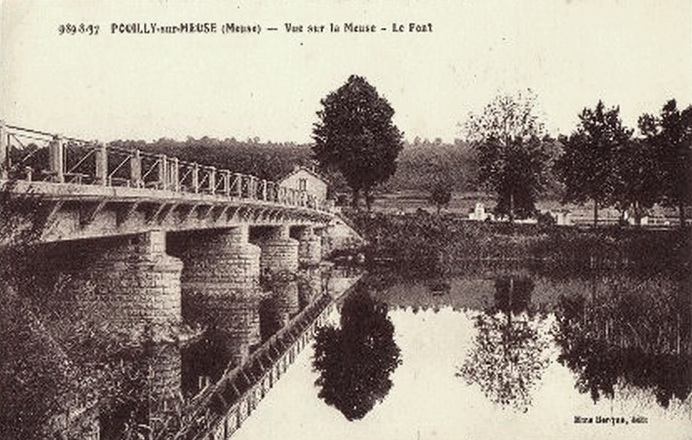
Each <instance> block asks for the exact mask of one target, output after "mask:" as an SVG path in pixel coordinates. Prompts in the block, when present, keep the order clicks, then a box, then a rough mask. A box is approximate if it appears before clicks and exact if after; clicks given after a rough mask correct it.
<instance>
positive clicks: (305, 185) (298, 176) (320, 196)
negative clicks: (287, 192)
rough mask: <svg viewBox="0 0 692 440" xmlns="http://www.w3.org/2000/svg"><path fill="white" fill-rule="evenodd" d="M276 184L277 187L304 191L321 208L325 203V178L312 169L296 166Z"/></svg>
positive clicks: (326, 184)
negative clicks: (313, 197)
mask: <svg viewBox="0 0 692 440" xmlns="http://www.w3.org/2000/svg"><path fill="white" fill-rule="evenodd" d="M278 183H279V185H282V186H285V187H288V188H293V189H296V190H298V191H304V192H305V193H306V194H309V195H312V196H315V198H316V199H317V202H318V203H319V204H320V205H322V206H324V204H326V202H327V187H328V186H329V185H328V183H327V181H326V180H325V178H324V177H322V176H321V175H320V174H319V173H317V172H316V171H315V170H314V169H311V168H306V167H299V166H296V167H295V168H294V169H293V171H291V172H290V173H288V174H287V175H285V176H284V177H283V178H282V179H280V180H279V181H278Z"/></svg>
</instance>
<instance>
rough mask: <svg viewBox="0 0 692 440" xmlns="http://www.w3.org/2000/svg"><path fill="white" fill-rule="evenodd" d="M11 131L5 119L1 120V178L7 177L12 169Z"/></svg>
mask: <svg viewBox="0 0 692 440" xmlns="http://www.w3.org/2000/svg"><path fill="white" fill-rule="evenodd" d="M9 137H10V133H9V132H8V131H7V127H5V121H3V120H0V179H7V178H8V177H9V171H10V138H9Z"/></svg>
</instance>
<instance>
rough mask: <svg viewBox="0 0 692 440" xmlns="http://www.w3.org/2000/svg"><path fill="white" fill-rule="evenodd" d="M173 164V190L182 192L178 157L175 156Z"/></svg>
mask: <svg viewBox="0 0 692 440" xmlns="http://www.w3.org/2000/svg"><path fill="white" fill-rule="evenodd" d="M171 160H172V162H173V163H172V164H171V171H172V173H171V174H172V175H171V183H172V184H173V188H172V189H173V191H175V192H180V163H179V161H178V158H177V157H174V158H173V159H171Z"/></svg>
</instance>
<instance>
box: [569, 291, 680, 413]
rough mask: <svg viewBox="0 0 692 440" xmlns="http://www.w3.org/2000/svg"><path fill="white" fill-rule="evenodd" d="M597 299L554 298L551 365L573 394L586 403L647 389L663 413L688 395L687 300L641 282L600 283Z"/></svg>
mask: <svg viewBox="0 0 692 440" xmlns="http://www.w3.org/2000/svg"><path fill="white" fill-rule="evenodd" d="M604 284H605V293H604V294H599V295H596V294H595V289H594V293H593V294H592V295H591V298H589V299H587V298H586V297H585V296H584V295H579V296H569V297H567V296H561V297H560V299H559V302H558V307H557V313H556V317H557V324H558V325H557V335H556V341H557V343H558V345H559V347H560V348H561V351H562V353H561V354H560V356H559V357H558V361H559V362H560V363H562V364H563V365H565V366H567V367H569V368H570V369H571V370H572V371H574V372H575V373H576V374H577V383H576V388H577V389H578V390H579V391H580V392H582V393H589V394H590V395H591V398H592V399H593V400H594V402H596V401H598V400H599V399H600V398H601V397H603V396H605V397H606V398H613V397H614V395H615V391H616V389H618V388H619V389H627V388H632V387H634V388H638V389H643V390H650V391H652V392H653V394H654V395H655V396H656V400H657V401H658V403H659V404H660V405H661V406H662V407H664V408H668V406H669V404H670V401H671V399H672V397H673V396H675V397H676V398H678V399H680V401H684V400H685V399H687V397H688V396H689V395H690V391H691V390H692V365H691V364H690V354H692V344H691V343H690V334H691V324H690V296H689V293H687V292H686V291H685V287H684V285H680V286H678V287H677V288H674V287H670V286H665V285H664V286H662V285H661V284H660V283H659V282H656V281H649V282H643V283H631V282H627V280H626V279H619V278H618V279H610V280H604Z"/></svg>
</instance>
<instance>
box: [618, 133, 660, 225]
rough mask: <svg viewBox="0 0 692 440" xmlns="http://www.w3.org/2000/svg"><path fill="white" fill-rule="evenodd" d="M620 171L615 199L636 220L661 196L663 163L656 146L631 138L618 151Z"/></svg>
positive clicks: (621, 208)
mask: <svg viewBox="0 0 692 440" xmlns="http://www.w3.org/2000/svg"><path fill="white" fill-rule="evenodd" d="M615 165H616V166H617V168H616V169H614V170H613V172H614V173H617V179H616V181H615V186H614V188H613V189H614V192H613V197H612V198H613V201H614V203H615V206H617V207H618V209H620V210H621V211H623V212H624V211H627V210H631V212H632V215H633V217H634V221H635V224H636V225H637V226H639V225H640V224H641V218H642V216H643V215H644V213H645V212H646V210H647V209H649V208H651V207H652V206H653V205H654V204H655V203H656V202H657V201H658V199H659V198H660V193H661V180H660V167H659V161H658V160H657V154H656V150H655V149H654V148H653V147H652V145H651V144H650V143H649V142H646V141H645V140H642V139H632V140H631V141H629V142H627V143H625V144H624V145H623V146H621V148H619V149H618V150H617V151H616V158H615Z"/></svg>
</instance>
